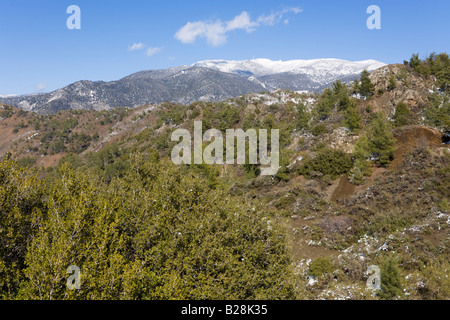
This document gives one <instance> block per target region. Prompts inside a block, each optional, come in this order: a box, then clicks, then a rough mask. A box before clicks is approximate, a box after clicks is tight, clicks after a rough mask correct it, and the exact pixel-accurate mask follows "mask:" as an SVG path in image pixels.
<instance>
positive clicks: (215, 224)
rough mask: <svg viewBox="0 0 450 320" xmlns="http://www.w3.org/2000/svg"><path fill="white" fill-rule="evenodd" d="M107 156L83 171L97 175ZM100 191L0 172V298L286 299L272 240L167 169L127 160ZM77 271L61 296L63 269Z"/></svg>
mask: <svg viewBox="0 0 450 320" xmlns="http://www.w3.org/2000/svg"><path fill="white" fill-rule="evenodd" d="M117 152H118V151H117V150H116V151H115V150H114V148H113V149H111V150H107V151H105V153H104V154H103V155H100V156H99V157H98V158H97V159H93V160H92V164H93V165H94V166H95V167H96V168H97V169H96V170H102V171H103V170H107V168H108V166H109V165H110V163H111V160H110V159H117ZM125 164H126V166H127V168H128V169H127V170H124V171H122V172H123V174H122V175H120V176H119V175H112V176H111V177H110V179H109V181H108V182H106V183H105V182H103V181H100V180H99V179H98V178H97V177H96V175H92V174H90V173H89V172H85V171H84V170H81V169H78V170H77V171H74V170H73V169H71V168H70V167H68V166H66V165H64V166H62V167H61V169H60V171H58V172H55V173H54V175H53V176H52V178H51V179H48V180H46V181H41V180H39V179H38V178H37V177H36V176H35V175H34V174H33V172H32V171H30V170H29V169H21V168H19V167H18V166H17V165H16V164H15V163H13V162H12V161H10V160H4V161H1V162H0V212H1V213H2V214H1V215H0V226H1V228H0V243H1V247H0V274H1V279H2V281H1V284H0V295H1V296H2V297H3V298H12V299H14V298H25V299H223V298H227V299H277V298H293V297H295V292H294V287H293V285H292V280H291V278H290V277H291V274H290V271H289V270H290V269H289V258H288V255H287V251H286V246H285V240H284V237H283V236H282V232H281V231H280V230H278V229H277V228H276V226H270V227H269V224H268V223H267V220H266V219H267V217H266V216H265V215H264V214H263V213H262V212H255V211H254V210H252V209H251V207H250V206H248V205H246V204H245V203H243V202H240V200H238V199H237V197H234V198H230V196H229V195H227V194H226V193H224V192H223V191H221V190H220V189H216V190H213V189H210V188H208V186H206V185H205V183H204V181H203V179H201V178H196V177H195V176H193V175H192V173H193V171H191V173H190V174H186V173H183V170H181V169H182V168H183V167H182V168H179V169H177V168H175V166H174V165H172V164H171V163H170V162H169V161H159V160H157V158H154V157H147V160H145V158H144V157H143V156H140V155H137V154H135V155H129V160H127V161H126V162H125ZM70 265H77V266H78V267H80V269H81V290H74V291H71V290H68V289H67V287H66V281H67V278H68V276H69V274H67V272H66V269H67V267H68V266H70Z"/></svg>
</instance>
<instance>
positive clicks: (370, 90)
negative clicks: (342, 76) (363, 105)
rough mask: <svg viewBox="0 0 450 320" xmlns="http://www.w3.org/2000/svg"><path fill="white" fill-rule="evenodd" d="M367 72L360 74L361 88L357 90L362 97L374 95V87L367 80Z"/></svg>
mask: <svg viewBox="0 0 450 320" xmlns="http://www.w3.org/2000/svg"><path fill="white" fill-rule="evenodd" d="M369 75H370V73H369V71H367V70H364V71H363V72H362V73H361V86H360V88H359V93H360V94H361V95H363V96H364V97H370V96H372V95H373V94H374V93H375V86H374V85H373V83H372V81H370V78H369Z"/></svg>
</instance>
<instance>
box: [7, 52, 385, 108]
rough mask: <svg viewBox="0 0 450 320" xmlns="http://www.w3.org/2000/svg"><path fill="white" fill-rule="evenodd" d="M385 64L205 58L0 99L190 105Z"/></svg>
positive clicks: (301, 86) (33, 104)
mask: <svg viewBox="0 0 450 320" xmlns="http://www.w3.org/2000/svg"><path fill="white" fill-rule="evenodd" d="M384 65H385V64H384V63H381V62H378V61H375V60H366V61H357V62H350V61H345V60H338V59H317V60H291V61H271V60H269V59H254V60H242V61H226V60H207V61H200V62H197V63H195V64H193V65H192V66H179V67H173V68H169V69H164V70H147V71H141V72H137V73H134V74H132V75H129V76H127V77H125V78H123V79H120V80H117V81H111V82H103V81H96V82H92V81H85V80H84V81H78V82H75V83H72V84H70V85H68V86H66V87H64V88H61V89H58V90H55V91H53V92H50V93H40V94H33V95H23V96H8V97H1V96H0V102H3V103H5V104H9V105H13V106H16V107H19V108H21V109H24V110H30V111H35V112H38V113H55V112H58V111H59V110H65V109H94V110H99V109H111V108H117V107H131V108H133V107H137V106H140V105H143V104H148V103H160V102H164V101H171V102H176V103H183V104H189V103H192V102H195V101H220V100H224V99H227V98H232V97H237V96H240V95H242V94H247V93H251V92H260V91H262V90H273V89H289V90H294V91H304V90H307V91H321V90H323V89H324V88H326V87H328V86H330V85H331V84H332V83H333V82H334V81H336V80H337V79H340V80H342V81H343V82H349V81H353V80H354V79H357V78H359V77H360V74H361V72H362V71H363V70H364V69H367V70H369V71H373V70H375V69H377V68H380V67H382V66H384Z"/></svg>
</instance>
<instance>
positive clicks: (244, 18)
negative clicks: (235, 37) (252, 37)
mask: <svg viewBox="0 0 450 320" xmlns="http://www.w3.org/2000/svg"><path fill="white" fill-rule="evenodd" d="M300 12H302V10H301V9H300V8H286V9H284V10H282V11H278V12H272V13H271V14H270V15H267V16H266V15H261V16H260V17H259V18H258V19H257V20H256V21H252V20H251V18H250V15H249V14H248V13H247V12H246V11H242V13H241V14H240V15H237V16H236V17H234V19H233V20H230V21H226V22H223V21H222V20H217V21H211V20H206V21H196V22H188V23H186V24H185V25H184V26H183V27H181V28H180V29H179V30H178V31H177V33H176V34H175V38H176V39H178V40H179V41H181V42H182V43H185V44H187V43H193V42H195V40H196V39H197V38H204V39H206V42H207V43H208V44H209V45H211V46H213V47H217V46H220V45H223V44H225V43H226V42H227V33H228V32H230V31H233V30H245V31H246V32H248V33H250V32H253V31H254V30H256V28H257V27H259V26H261V25H266V26H273V25H275V24H277V23H279V22H280V21H281V20H282V19H283V16H284V15H285V14H287V13H294V14H297V13H300ZM286 21H287V19H286V20H285V21H284V22H285V23H286Z"/></svg>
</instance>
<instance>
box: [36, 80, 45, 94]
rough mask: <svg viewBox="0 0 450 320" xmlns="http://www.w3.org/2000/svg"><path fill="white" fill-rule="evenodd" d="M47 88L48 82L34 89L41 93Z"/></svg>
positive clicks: (39, 84)
mask: <svg viewBox="0 0 450 320" xmlns="http://www.w3.org/2000/svg"><path fill="white" fill-rule="evenodd" d="M45 88H47V82H43V83H38V84H37V85H35V86H34V89H35V90H36V92H41V91H43V90H44V89H45Z"/></svg>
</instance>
